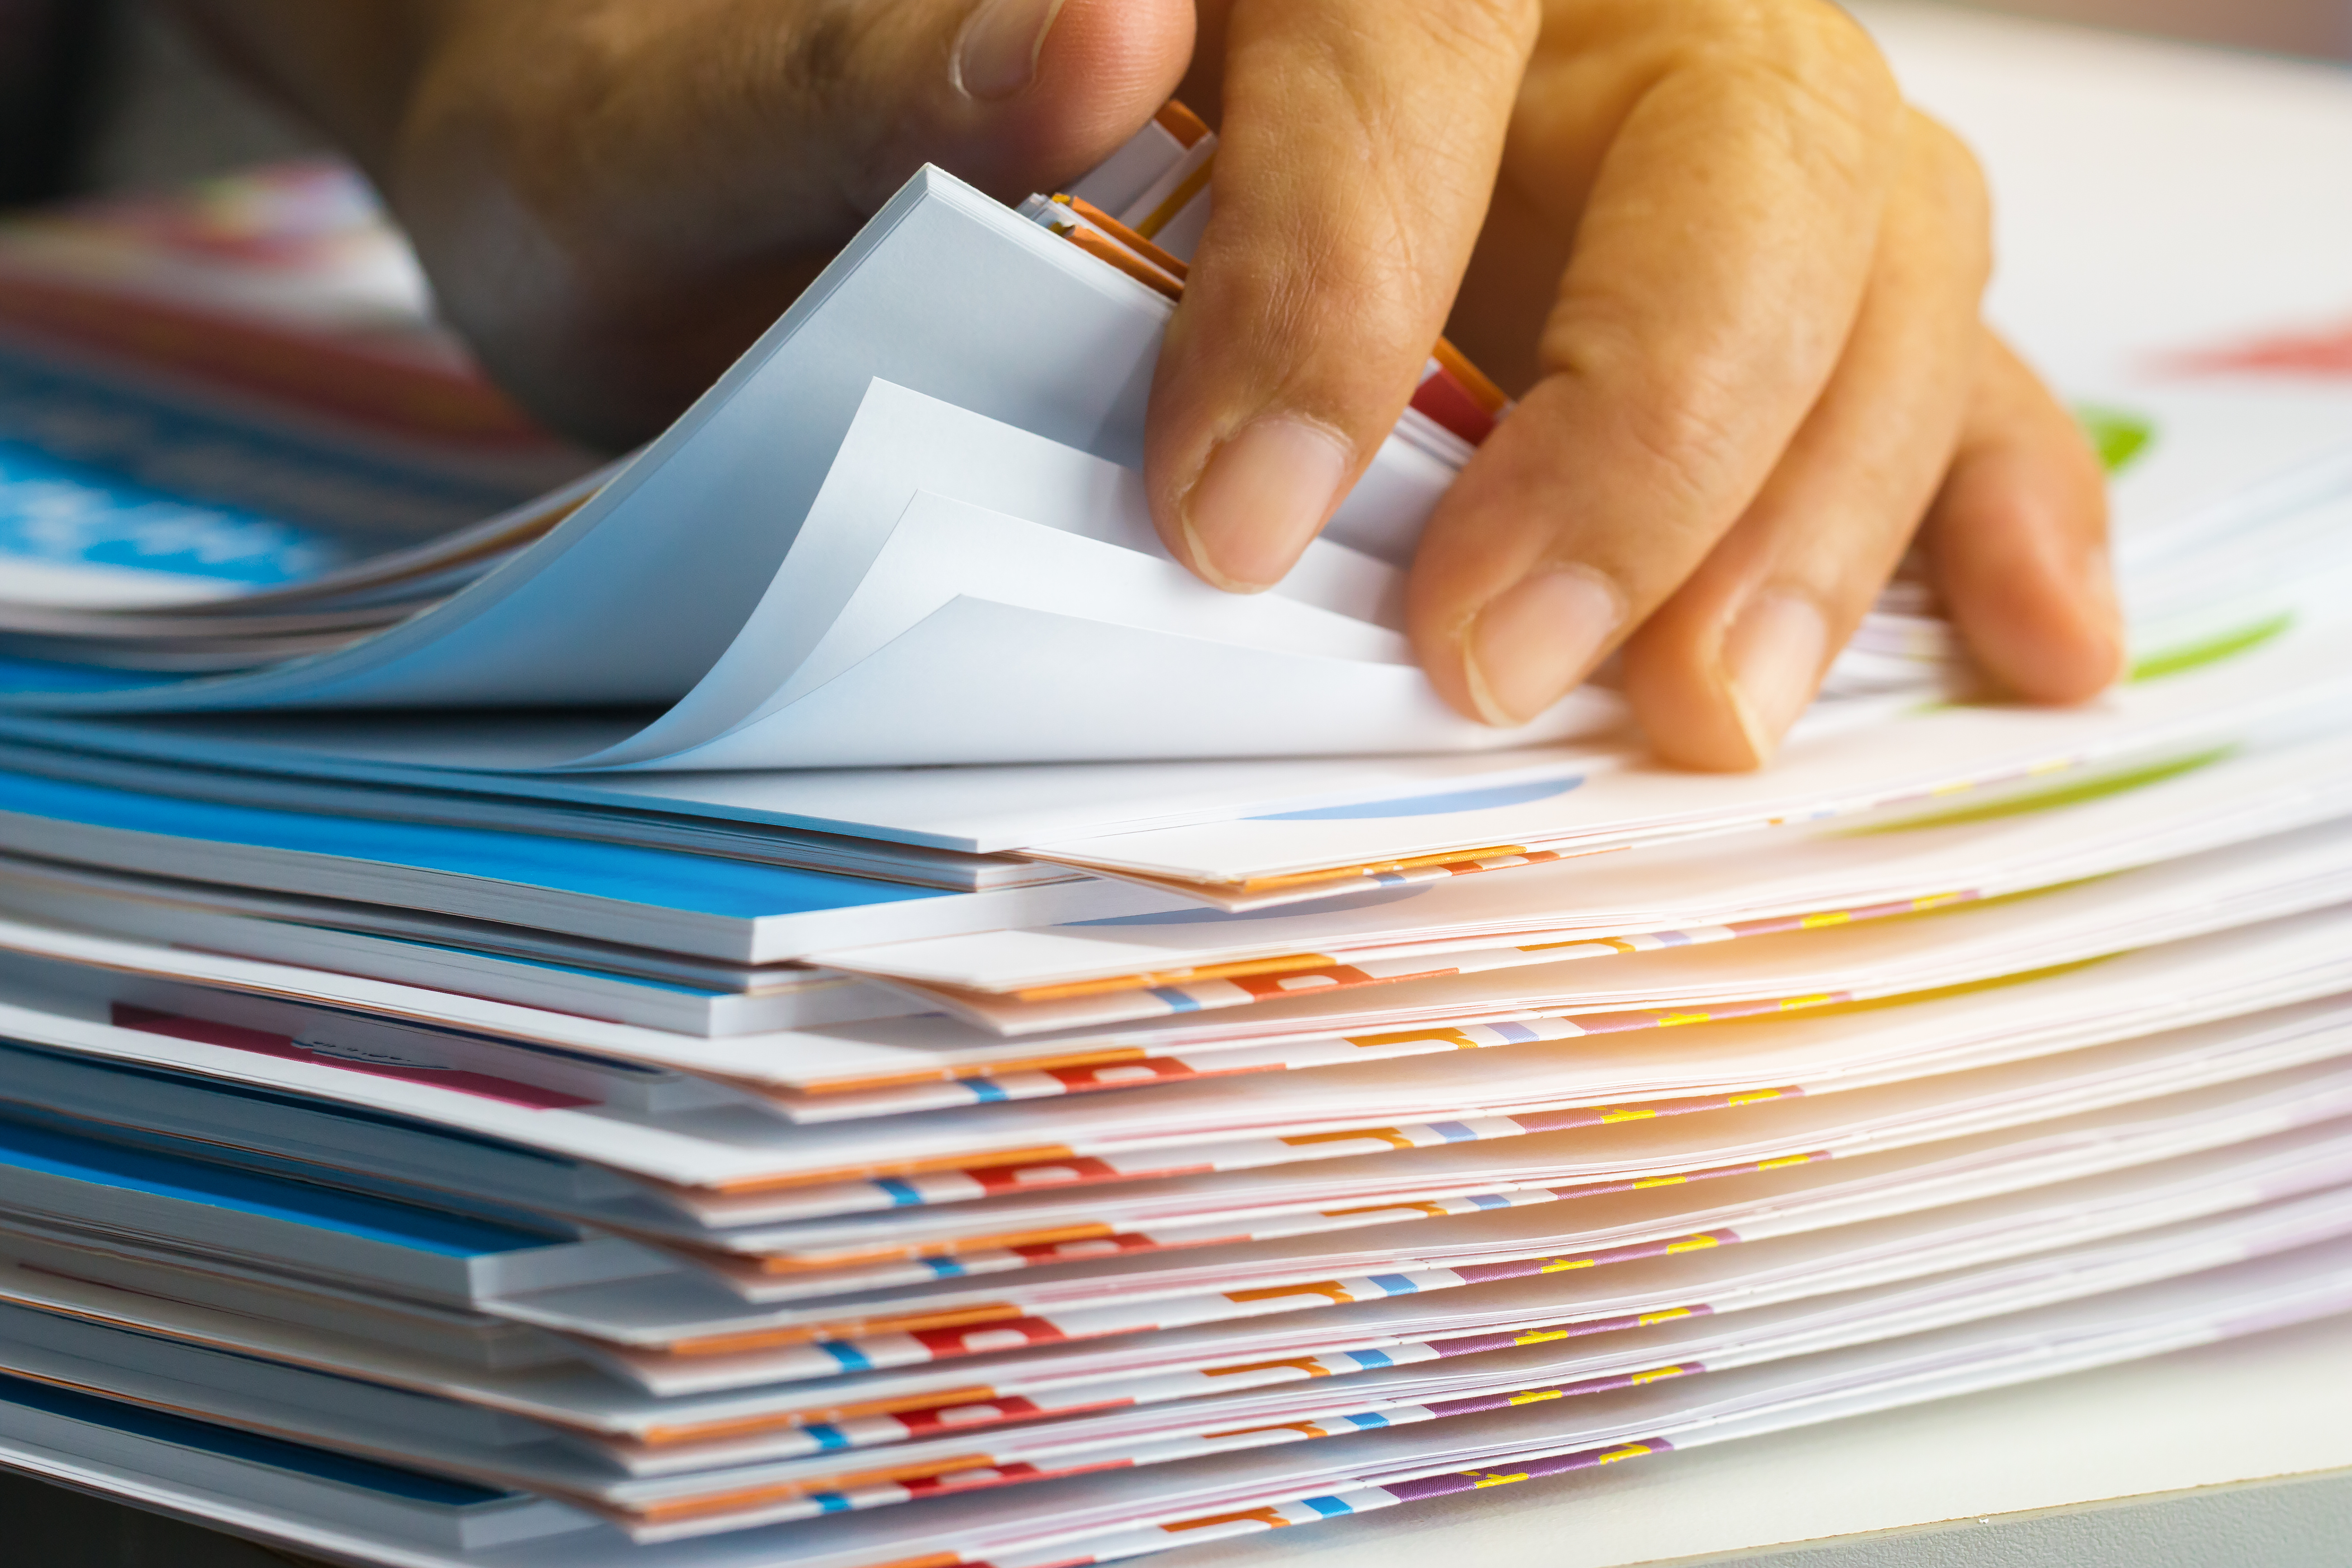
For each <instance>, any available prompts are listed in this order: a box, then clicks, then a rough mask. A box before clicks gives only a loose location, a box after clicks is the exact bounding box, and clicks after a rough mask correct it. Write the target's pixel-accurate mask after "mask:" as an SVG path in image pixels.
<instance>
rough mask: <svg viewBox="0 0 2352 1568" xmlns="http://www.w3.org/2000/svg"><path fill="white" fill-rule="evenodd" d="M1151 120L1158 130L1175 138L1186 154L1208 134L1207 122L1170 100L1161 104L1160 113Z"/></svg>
mask: <svg viewBox="0 0 2352 1568" xmlns="http://www.w3.org/2000/svg"><path fill="white" fill-rule="evenodd" d="M1151 119H1152V122H1153V123H1154V124H1156V125H1158V126H1159V127H1160V130H1162V131H1165V132H1168V134H1169V135H1171V136H1173V137H1174V138H1176V141H1177V142H1178V144H1179V145H1181V146H1182V147H1183V148H1184V150H1185V151H1187V152H1190V151H1192V147H1193V146H1194V144H1196V143H1197V142H1199V141H1200V140H1201V138H1202V137H1203V136H1206V135H1207V134H1208V133H1209V127H1208V123H1207V121H1203V120H1202V118H1201V117H1200V116H1199V115H1197V114H1195V113H1193V112H1192V110H1189V109H1187V108H1185V107H1184V106H1183V105H1182V104H1181V103H1180V102H1178V101H1177V100H1175V99H1172V98H1171V99H1170V100H1168V101H1167V102H1165V103H1163V104H1161V105H1160V112H1159V113H1157V114H1155V115H1153V116H1152V117H1151Z"/></svg>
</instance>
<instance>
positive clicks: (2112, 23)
mask: <svg viewBox="0 0 2352 1568" xmlns="http://www.w3.org/2000/svg"><path fill="white" fill-rule="evenodd" d="M1977 8H1979V9H1988V10H2000V11H2009V12H2015V13H2018V14H2021V15H2028V16H2047V17H2051V18H2053V19H2057V20H2062V21H2067V22H2074V23H2082V24H2086V25H2090V26H2104V27H2116V28H2124V29H2127V30H2131V31H2136V32H2143V33H2150V34H2159V35H2166V36H2169V37H2181V38H2191V39H2196V40H2199V41H2202V42H2210V43H2218V44H2223V45H2228V46H2230V47H2238V48H2250V49H2263V50H2268V51H2271V52H2273V53H2281V54H2294V55H2305V56H2310V57H2313V58H2322V59H2335V60H2343V61H2347V62H2352V0H1980V3H1979V5H1978V7H1977ZM315 145H316V142H315V140H314V139H313V138H312V137H311V136H310V134H309V133H308V132H306V131H305V130H304V129H303V128H302V127H300V126H299V125H298V124H296V123H294V122H293V121H290V120H289V119H288V118H286V117H285V116H283V115H281V114H279V113H278V112H277V111H276V110H273V109H272V108H271V107H270V106H269V105H268V104H267V103H265V102H263V101H261V100H258V99H257V98H256V97H254V96H253V95H252V94H250V93H248V92H247V91H245V90H244V89H243V88H242V87H241V86H240V85H239V84H237V83H236V81H234V80H233V79H230V78H229V77H228V76H227V75H226V73H224V72H223V71H221V70H220V69H219V68H217V67H215V65H214V64H213V63H212V62H211V61H210V60H208V59H207V58H205V57H204V56H203V54H202V53H201V52H200V51H199V50H198V49H197V48H196V47H195V46H194V44H193V43H192V42H191V41H190V40H189V39H188V38H187V37H184V35H183V33H182V32H181V30H180V29H179V28H178V27H177V26H175V25H174V24H173V22H172V20H171V18H170V15H169V6H168V5H167V4H166V3H165V0H0V206H14V205H26V204H28V203H33V202H38V201H44V200H50V199H54V198H56V197H58V196H62V195H74V194H78V193H80V192H85V191H97V190H119V189H123V188H135V187H140V186H147V185H154V184H172V183H174V182H177V181H181V180H185V179H192V178H195V177H198V176H201V175H204V174H214V173H217V172H219V171H221V170H224V169H229V168H235V167H237V166H239V165H242V164H247V163H257V162H261V161H263V160H266V159H269V158H277V157H284V156H287V155H289V154H292V153H301V152H306V151H310V150H312V149H313V148H314V147H315Z"/></svg>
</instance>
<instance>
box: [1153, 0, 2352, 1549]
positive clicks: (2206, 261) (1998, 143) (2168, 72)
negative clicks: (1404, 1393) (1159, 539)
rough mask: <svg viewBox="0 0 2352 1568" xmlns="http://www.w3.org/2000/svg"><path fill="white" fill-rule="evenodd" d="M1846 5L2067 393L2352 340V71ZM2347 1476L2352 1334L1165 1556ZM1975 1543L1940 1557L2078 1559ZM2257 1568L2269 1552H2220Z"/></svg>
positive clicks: (2092, 1376) (1788, 1523)
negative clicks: (2264, 351)
mask: <svg viewBox="0 0 2352 1568" xmlns="http://www.w3.org/2000/svg"><path fill="white" fill-rule="evenodd" d="M1853 9H1854V10H1855V11H1856V12H1857V14H1859V15H1860V16H1862V17H1863V19H1864V22H1865V23H1866V24H1867V25H1868V26H1870V27H1871V29H1872V30H1873V31H1874V33H1876V34H1877V35H1878V36H1879V37H1880V39H1881V41H1882V42H1883V43H1884V44H1885V46H1886V47H1887V50H1888V52H1889V53H1890V54H1891V55H1892V56H1893V57H1894V58H1895V65H1896V68H1897V70H1898V71H1899V72H1900V73H1901V75H1902V76H1903V79H1904V80H1905V83H1906V87H1907V88H1908V89H1909V90H1910V92H1911V93H1912V95H1913V97H1914V98H1915V99H1916V100H1919V101H1920V102H1922V103H1923V104H1924V105H1925V106H1926V107H1927V108H1928V109H1929V110H1931V111H1933V112H1936V113H1937V114H1938V115H1939V116H1941V117H1942V118H1943V119H1944V120H1946V121H1947V122H1948V123H1950V124H1952V125H1953V126H1955V127H1956V128H1957V129H1958V130H1959V131H1960V132H1961V133H1962V134H1963V135H1964V136H1965V137H1967V138H1968V140H1969V142H1970V143H1971V144H1972V145H1973V146H1974V147H1975V148H1976V150H1977V153H1978V155H1979V157H1980V158H1981V159H1983V161H1984V162H1985V163H1986V165H1987V167H1988V169H1989V171H1990V174H1991V176H1992V182H1993V189H1994V195H1995V199H1996V201H1997V203H1999V204H2000V211H2001V212H2002V214H2003V216H2002V217H2001V219H2000V243H2001V257H2002V261H2001V268H2000V273H1999V275H1998V277H1997V279H1996V282H1995V286H1994V289H1993V293H1992V297H1991V300H1990V310H1991V312H1992V314H1993V316H1994V318H1995V320H1996V321H1997V322H1998V323H1999V324H2000V325H2001V326H2002V327H2003V328H2004V329H2005V330H2007V331H2010V332H2011V333H2012V334H2013V335H2014V336H2015V337H2016V338H2017V339H2018V341H2019V342H2021V344H2022V346H2023V347H2024V348H2025V349H2026V352H2027V353H2028V355H2029V357H2032V358H2033V359H2035V360H2037V361H2038V362H2039V363H2041V364H2042V366H2043V367H2044V368H2045V369H2046V370H2047V371H2049V372H2050V373H2052V374H2053V377H2054V378H2055V379H2057V380H2058V381H2059V382H2060V383H2061V384H2064V385H2068V386H2072V387H2081V386H2084V385H2089V386H2106V385H2113V384H2116V383H2117V382H2118V381H2126V382H2127V381H2128V378H2129V376H2130V374H2132V371H2131V368H2130V366H2131V362H2132V361H2133V360H2134V359H2135V358H2136V357H2137V356H2140V355H2143V354H2145V353H2147V351H2148V349H2149V348H2150V347H2151V346H2152V345H2166V346H2175V345H2184V344H2193V343H2196V342H2200V341H2210V340H2212V339H2214V338H2216V337H2222V336H2227V335H2229V334H2231V333H2235V332H2240V331H2261V330H2268V329H2273V328H2278V327H2283V326H2284V327H2293V326H2311V325H2317V324H2323V323H2326V322H2352V72H2346V71H2343V70H2339V69H2336V68H2330V67H2324V66H2315V65H2308V64H2302V63H2295V62H2288V61H2283V60H2274V59H2266V58H2258V57H2252V56H2243V55H2229V54H2222V53H2218V52H2210V51H2203V50H2199V49H2194V48H2189V47H2182V46H2178V45H2170V44H2162V43H2155V42H2150V41H2147V40H2141V39H2133V38H2123V37H2112V36H2107V35H2101V34H2095V33H2089V32H2079V31H2072V30H2068V29H2063V28H2056V27H2051V26H2042V25H2039V24H2031V23H2020V22H2016V21H2012V20H2009V19H2006V18H1995V17H1990V16H1982V15H1979V14H1972V13H1967V12H1962V11H1957V10H1947V9H1942V8H1939V7H1936V6H1931V5H1868V4H1863V5H1854V6H1853ZM2347 437H2352V421H2347ZM2328 1471H2352V1320H2337V1321H2332V1322H2328V1323H2322V1324H2315V1325H2310V1326H2307V1327H2305V1328H2300V1329H2294V1330H2287V1331H2279V1332H2273V1333H2270V1334H2265V1335H2262V1336H2258V1337H2256V1338H2254V1339H2252V1340H2247V1341H2242V1342H2237V1343H2233V1344H2224V1345H2216V1346H2211V1347H2208V1348H2206V1349H2202V1350H2199V1351H2193V1352H2186V1353H2183V1354H2180V1355H2177V1356H2171V1357H2167V1358H2163V1359H2161V1360H2158V1361H2154V1362H2147V1363H2137V1364H2134V1365H2126V1366H2120V1367H2114V1368H2108V1369H2105V1370H2103V1371H2099V1372H2093V1373H2083V1374H2080V1375H2077V1376H2074V1377H2068V1378H2063V1379H2059V1380H2056V1381H2053V1382H2050V1383H2045V1384H2032V1385H2028V1386H2025V1387H2021V1388H2016V1389H2010V1390H2004V1391H2000V1392H1997V1393H1992V1394H1980V1395H1976V1396H1973V1397H1969V1398H1966V1399H1960V1400H1952V1401H1947V1402H1943V1403H1939V1404H1933V1405H1922V1406H1919V1407H1916V1408H1914V1409H1910V1410H1904V1411H1895V1412H1891V1413H1889V1414H1886V1415H1878V1416H1872V1417H1867V1418H1864V1419H1860V1420H1855V1421H1851V1422H1845V1423H1835V1424H1831V1425H1826V1426H1819V1427H1814V1428H1811V1429H1808V1430H1803V1431H1798V1432H1792V1433H1789V1434H1785V1435H1783V1436H1778V1437H1772V1438H1766V1439H1759V1440H1756V1441H1752V1442H1748V1443H1732V1444H1727V1445H1725V1446H1723V1447H1712V1448H1698V1449H1693V1450H1691V1451H1689V1452H1687V1453H1680V1454H1666V1455H1662V1456H1658V1457H1655V1458H1645V1459H1639V1460H1635V1461H1633V1462H1630V1463H1624V1464H1619V1465H1612V1466H1610V1467H1608V1468H1604V1469H1601V1470H1594V1471H1586V1472H1583V1473H1580V1474H1578V1475H1573V1476H1569V1477H1562V1478H1559V1479H1552V1480H1549V1481H1535V1482H1528V1483H1525V1484H1524V1485H1521V1486H1514V1487H1507V1488H1501V1489H1494V1490H1489V1491H1483V1492H1477V1493H1473V1494H1468V1495H1465V1496H1461V1497H1456V1498H1451V1499H1445V1500H1439V1501H1435V1502H1429V1503H1423V1504H1419V1505H1416V1506H1409V1507H1402V1508H1393V1509H1387V1510H1381V1511H1380V1512H1378V1513H1374V1514H1368V1515H1365V1516H1362V1517H1360V1518H1358V1519H1352V1520H1338V1521H1329V1522H1326V1523H1321V1524H1317V1525H1313V1526H1308V1527H1305V1528H1297V1529H1291V1530H1284V1531H1270V1532H1268V1533H1266V1534H1265V1535H1260V1536H1252V1537H1245V1538H1240V1539H1235V1540H1232V1541H1228V1542H1223V1543H1220V1544H1217V1545H1211V1546H1203V1547H1200V1548H1193V1549H1188V1550H1185V1551H1181V1552H1173V1553H1171V1554H1169V1555H1168V1556H1167V1557H1166V1558H1164V1559H1162V1561H1165V1562H1167V1563H1169V1564H1170V1568H1291V1565H1294V1564H1295V1565H1297V1568H1307V1565H1308V1564H1310V1563H1331V1564H1335V1565H1336V1564H1339V1563H1345V1564H1347V1568H1391V1565H1393V1568H1428V1565H1430V1564H1433V1563H1475V1568H1523V1565H1524V1568H1538V1565H1540V1568H1621V1565H1626V1564H1633V1563H1672V1562H1677V1561H1687V1560H1691V1559H1707V1560H1715V1559H1718V1558H1720V1557H1723V1556H1727V1555H1737V1554H1743V1553H1748V1552H1762V1551H1765V1550H1767V1549H1769V1548H1774V1547H1778V1546H1781V1545H1784V1544H1787V1543H1792V1542H1837V1541H1841V1540H1844V1541H1851V1540H1852V1538H1854V1537H1858V1536H1866V1535H1870V1534H1871V1533H1872V1532H1877V1531H1913V1530H1918V1529H1920V1528H1922V1527H1928V1526H1935V1525H1937V1524H1940V1523H1943V1522H1945V1521H1971V1520H1979V1519H1985V1518H1990V1517H1994V1516H2000V1515H2014V1514H2019V1513H2024V1512H2029V1511H2031V1510H2049V1509H2065V1508H2069V1507H2074V1506H2076V1505H2084V1504H2091V1503H2096V1502H2100V1501H2103V1500H2114V1499H2125V1498H2144V1497H2148V1496H2150V1495H2152V1494H2161V1493H2170V1492H2179V1491H2183V1490H2187V1489H2199V1488H2226V1487H2231V1486H2233V1485H2235V1484H2238V1483H2244V1482H2250V1481H2258V1480H2263V1479H2268V1478H2273V1477H2285V1476H2299V1475H2319V1474H2322V1473H2325V1472H2328ZM2334 1495H2336V1496H2338V1497H2339V1498H2340V1497H2341V1496H2342V1495H2343V1494H2342V1491H2341V1490H2340V1489H2339V1490H2338V1491H2337V1492H2336V1494H2334ZM1887 1539H1889V1540H1893V1539H1896V1538H1887ZM2336 1544H2340V1545H2341V1549H2342V1550H2341V1553H2340V1555H2331V1556H2323V1557H2317V1558H2314V1557H2308V1556H2305V1557H2298V1558H2296V1559H2295V1560H2296V1561H2298V1562H2322V1561H2334V1562H2340V1563H2352V1538H2346V1539H2342V1540H2340V1542H2336ZM2333 1550H2334V1547H2333V1545H2332V1544H2331V1545H2330V1546H2328V1547H2325V1548H2323V1551H2326V1552H2331V1553H2332V1552H2333ZM1962 1551H1963V1552H1967V1553H1968V1554H1967V1555H1965V1556H1958V1555H1956V1556H1953V1557H1951V1558H1949V1559H1948V1560H1949V1561H1955V1562H1958V1561H1964V1560H1965V1561H1971V1562H1976V1561H1984V1562H1993V1561H1998V1562H2000V1563H2012V1562H2015V1563H2023V1562H2033V1563H2042V1562H2054V1561H2059V1560H2060V1559H2058V1558H2055V1557H2045V1556H2043V1555H2042V1554H2040V1553H2039V1552H2035V1553H2033V1554H2032V1555H2028V1556H2021V1555H2016V1554H2014V1553H2013V1552H2007V1551H2003V1552H1999V1554H1998V1555H1995V1554H1994V1553H1992V1552H1988V1553H1987V1554H1986V1555H1984V1556H1978V1555H1975V1554H1974V1553H1973V1552H1969V1550H1968V1549H1966V1548H1963V1549H1962ZM1872 1560H1874V1559H1873V1558H1872V1556H1871V1554H1870V1553H1869V1552H1858V1553H1857V1557H1856V1561H1857V1562H1868V1561H1872ZM1915 1560H1920V1559H1915V1558H1912V1557H1908V1556H1906V1557H1905V1558H1904V1561H1906V1562H1908V1561H1915ZM1936 1560H1937V1561H1945V1560H1947V1559H1945V1558H1937V1559H1936ZM2188 1560H2191V1559H2184V1561H2188ZM2209 1560H2210V1561H2212V1562H2214V1563H2217V1564H2219V1563H2221V1562H2223V1561H2225V1559H2222V1558H2218V1557H2216V1558H2210V1559H2209ZM2265 1560H2266V1559H2265V1558H2264V1556H2263V1554H2262V1553H2261V1552H2258V1551H2257V1550H2256V1548H2255V1547H2254V1545H2253V1543H2252V1542H2244V1543H2242V1549H2233V1550H2231V1552H2230V1554H2229V1556H2228V1558H2227V1559H2226V1561H2227V1562H2228V1563H2231V1568H2238V1565H2241V1564H2245V1565H2251V1564H2254V1563H2259V1562H2262V1561H2265ZM1839 1561H1841V1562H1843V1561H1844V1559H1843V1558H1841V1559H1839ZM2142 1561H2152V1559H2142Z"/></svg>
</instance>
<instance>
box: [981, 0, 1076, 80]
mask: <svg viewBox="0 0 2352 1568" xmlns="http://www.w3.org/2000/svg"><path fill="white" fill-rule="evenodd" d="M1061 9H1062V0H980V4H979V5H976V6H974V7H973V8H972V13H971V16H970V17H969V18H967V19H966V20H965V22H964V25H963V34H962V36H961V37H959V38H957V40H956V57H955V70H956V86H957V87H959V88H961V89H962V90H963V92H964V95H965V96H966V97H968V98H977V99H981V100H995V99H1000V98H1011V97H1012V96H1013V94H1014V93H1016V92H1019V91H1020V90H1021V89H1023V88H1024V87H1027V86H1028V85H1029V79H1030V78H1032V77H1034V76H1035V75H1036V74H1037V52H1038V51H1039V50H1040V49H1042V48H1044V47H1045V35H1046V34H1047V33H1049V32H1051V31H1052V30H1053V27H1054V18H1055V16H1057V15H1059V14H1060V12H1061Z"/></svg>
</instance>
